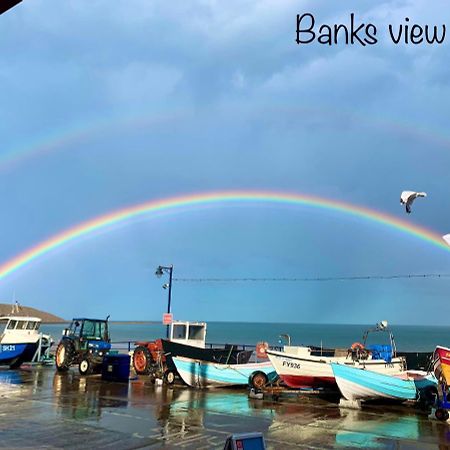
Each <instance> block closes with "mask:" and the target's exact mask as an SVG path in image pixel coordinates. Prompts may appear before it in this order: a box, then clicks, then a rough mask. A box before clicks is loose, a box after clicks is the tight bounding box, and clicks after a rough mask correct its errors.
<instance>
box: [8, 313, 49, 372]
mask: <svg viewBox="0 0 450 450" xmlns="http://www.w3.org/2000/svg"><path fill="white" fill-rule="evenodd" d="M40 325H41V319H39V318H38V317H25V316H3V317H0V365H8V366H9V367H10V368H12V369H14V368H17V367H20V365H21V364H22V363H24V362H31V361H32V360H33V359H34V358H35V357H37V354H38V352H39V350H40V351H41V353H42V354H43V353H44V352H45V350H46V349H48V348H49V347H50V346H51V344H52V339H51V337H50V336H48V335H44V334H42V333H40V332H39V327H40Z"/></svg>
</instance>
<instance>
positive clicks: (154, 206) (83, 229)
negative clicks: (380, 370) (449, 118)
mask: <svg viewBox="0 0 450 450" xmlns="http://www.w3.org/2000/svg"><path fill="white" fill-rule="evenodd" d="M239 203H253V204H268V205H270V204H272V205H273V204H285V205H292V206H306V207H312V208H317V209H323V210H328V211H331V212H338V213H344V214H347V215H350V216H354V217H357V218H361V219H365V220H368V221H372V222H375V223H378V224H381V225H385V226H388V227H391V228H393V229H395V230H398V231H401V232H403V233H406V234H408V235H411V236H413V237H416V238H418V239H421V240H422V241H425V242H428V243H430V244H432V245H434V246H436V247H439V248H440V249H442V250H445V251H450V247H449V246H448V245H447V244H446V243H445V242H444V241H443V240H442V238H441V236H439V235H438V234H436V233H434V232H433V231H431V230H427V229H426V228H422V227H419V226H417V225H413V224H411V223H408V222H406V221H404V220H401V219H398V218H396V217H393V216H390V215H388V214H385V213H382V212H379V211H375V210H371V209H368V208H365V207H362V206H357V205H353V204H349V203H344V202H341V201H337V200H331V199H326V198H321V197H314V196H310V195H304V194H298V193H289V192H273V191H222V192H207V193H199V194H191V195H185V196H180V197H171V198H166V199H161V200H150V201H148V202H144V203H140V204H137V205H134V206H128V207H126V208H122V209H119V210H116V211H113V212H110V213H107V214H104V215H101V216H98V217H95V218H93V219H91V220H88V221H86V222H82V223H80V224H78V225H76V226H74V227H72V228H69V229H67V230H65V231H63V232H61V233H58V234H56V235H55V236H53V237H50V238H49V239H46V240H44V241H42V242H41V243H39V244H37V245H35V246H34V247H31V248H29V249H28V250H25V251H24V252H22V253H20V254H18V255H17V256H15V257H13V258H11V259H10V260H8V261H6V262H4V263H3V264H2V265H0V280H2V279H4V278H6V277H7V276H8V275H10V274H12V273H13V272H15V271H17V270H19V269H21V268H23V267H25V266H27V265H29V264H31V263H32V262H33V261H36V260H37V259H39V258H40V257H42V256H44V255H46V254H48V253H50V252H51V251H52V250H55V249H57V248H60V247H63V246H65V245H67V244H68V243H70V242H72V241H75V240H76V239H79V238H81V237H82V236H86V235H89V234H91V233H94V232H95V231H97V230H101V229H107V228H108V227H112V226H113V225H115V224H119V223H121V222H126V221H129V220H131V219H135V218H138V217H141V216H144V215H151V214H155V213H158V212H161V211H169V210H174V211H177V210H182V211H184V210H185V208H186V207H187V208H195V207H199V206H204V205H223V204H239Z"/></svg>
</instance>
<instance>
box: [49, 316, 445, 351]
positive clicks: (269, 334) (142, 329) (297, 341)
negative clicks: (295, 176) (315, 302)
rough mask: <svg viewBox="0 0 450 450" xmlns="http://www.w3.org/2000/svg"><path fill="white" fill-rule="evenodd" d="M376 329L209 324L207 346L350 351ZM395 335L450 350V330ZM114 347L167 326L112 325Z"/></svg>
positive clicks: (408, 328) (406, 346) (374, 336)
mask: <svg viewBox="0 0 450 450" xmlns="http://www.w3.org/2000/svg"><path fill="white" fill-rule="evenodd" d="M65 327H67V324H51V325H50V324H43V325H42V327H41V330H42V331H43V332H44V333H48V334H50V335H51V336H52V337H53V339H54V340H55V341H56V342H57V341H58V340H59V338H60V336H61V334H62V331H63V329H64V328H65ZM370 328H374V325H342V324H339V325H338V324H328V325H327V324H305V323H257V322H247V323H246V322H208V324H207V339H206V341H207V342H208V343H214V344H247V345H256V344H257V343H258V342H267V343H269V344H270V345H275V346H280V345H284V344H285V343H286V338H285V337H281V335H289V337H290V339H291V345H314V346H318V347H320V346H322V347H323V348H335V347H339V348H349V347H350V346H351V344H352V343H353V342H361V341H362V338H363V334H364V332H365V331H366V330H368V329H370ZM390 330H391V331H392V333H393V335H394V338H395V342H396V346H397V350H399V351H403V352H431V351H433V349H434V348H435V347H436V345H442V346H450V327H447V326H418V325H393V326H391V327H390ZM110 334H111V341H112V342H113V343H118V344H119V343H120V344H125V343H128V342H130V343H133V342H135V341H142V340H144V341H146V340H153V339H158V338H161V337H165V336H166V326H164V325H162V324H160V323H153V322H152V323H146V322H139V323H136V322H129V323H124V322H120V323H115V322H111V323H110ZM367 343H368V344H388V343H389V336H388V334H387V333H384V332H375V333H370V334H369V338H368V342H367Z"/></svg>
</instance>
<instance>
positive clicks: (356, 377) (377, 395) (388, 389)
mask: <svg viewBox="0 0 450 450" xmlns="http://www.w3.org/2000/svg"><path fill="white" fill-rule="evenodd" d="M331 368H332V369H333V374H334V377H335V379H336V383H337V385H338V387H339V390H340V391H341V394H342V396H343V397H344V398H345V399H346V400H350V401H358V400H362V401H364V400H378V399H391V400H402V401H403V400H414V399H416V398H417V396H418V393H417V389H416V384H415V383H414V379H413V378H412V377H411V378H403V379H402V378H400V377H395V376H389V375H384V374H381V373H377V372H372V371H371V370H364V369H359V368H356V367H349V366H346V365H343V364H336V363H331Z"/></svg>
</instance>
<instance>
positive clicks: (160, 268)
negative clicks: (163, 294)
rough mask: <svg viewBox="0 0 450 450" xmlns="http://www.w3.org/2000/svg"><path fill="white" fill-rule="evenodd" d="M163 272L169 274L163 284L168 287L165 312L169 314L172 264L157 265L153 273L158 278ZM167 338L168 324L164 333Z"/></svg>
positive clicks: (165, 287) (164, 287)
mask: <svg viewBox="0 0 450 450" xmlns="http://www.w3.org/2000/svg"><path fill="white" fill-rule="evenodd" d="M164 273H168V274H169V282H168V283H164V284H163V289H169V298H168V301H167V313H168V314H170V302H171V300H172V273H173V265H171V266H158V267H157V268H156V272H155V275H156V276H157V277H158V278H161V277H162V276H163V275H164ZM166 336H167V339H169V325H167V333H166Z"/></svg>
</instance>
